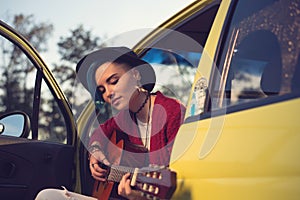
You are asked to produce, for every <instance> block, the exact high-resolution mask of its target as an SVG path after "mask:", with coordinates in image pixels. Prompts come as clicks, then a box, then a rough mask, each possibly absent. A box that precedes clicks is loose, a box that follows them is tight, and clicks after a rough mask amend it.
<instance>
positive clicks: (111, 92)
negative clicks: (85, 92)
mask: <svg viewBox="0 0 300 200" xmlns="http://www.w3.org/2000/svg"><path fill="white" fill-rule="evenodd" d="M106 91H107V94H106V95H107V98H108V99H109V100H111V99H112V98H113V97H114V89H113V87H112V86H108V87H107V88H106Z"/></svg>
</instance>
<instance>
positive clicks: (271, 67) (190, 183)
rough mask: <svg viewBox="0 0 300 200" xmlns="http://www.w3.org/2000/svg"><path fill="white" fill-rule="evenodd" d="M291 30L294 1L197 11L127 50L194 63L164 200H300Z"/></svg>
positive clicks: (298, 104)
mask: <svg viewBox="0 0 300 200" xmlns="http://www.w3.org/2000/svg"><path fill="white" fill-rule="evenodd" d="M299 22H300V1H298V0H290V1H285V0H255V1H242V0H223V1H210V0H207V1H206V0H203V1H196V2H194V3H193V4H192V5H190V6H188V7H187V8H185V9H184V10H183V11H182V12H180V13H178V14H177V15H175V16H174V17H173V18H171V19H170V20H168V21H166V22H165V23H164V24H162V25H161V26H160V29H158V30H156V31H153V33H152V34H150V35H149V37H147V38H145V39H144V40H142V41H141V42H140V43H139V44H138V45H137V46H136V48H137V49H149V48H157V47H158V48H160V49H161V48H164V49H168V51H172V52H177V55H181V56H182V57H183V58H184V59H186V60H187V61H190V62H189V63H190V64H192V65H191V66H195V65H193V63H196V69H197V70H196V71H195V77H194V79H193V82H192V87H191V91H189V93H188V95H187V96H188V97H189V100H188V103H187V112H186V118H185V122H184V124H183V125H182V127H181V128H180V131H179V133H178V135H177V137H176V140H175V144H174V147H173V152H172V158H171V160H172V162H171V164H170V167H171V169H173V170H175V171H176V172H177V189H176V192H175V194H174V196H173V199H231V200H233V199H272V200H274V199H298V198H299V196H300V188H299V185H300V157H299V152H300V121H299V117H298V114H297V113H300V99H299V95H300V57H299V55H300V34H299V33H300V24H299ZM166 30H169V31H166ZM170 30H171V31H170ZM174 31H175V32H176V34H177V36H175V37H174V35H176V34H175V33H174ZM181 34H183V35H184V36H181ZM180 36H181V37H180ZM182 37H188V38H189V39H186V38H182ZM191 40H192V41H191ZM189 42H191V43H189ZM201 47H203V48H201ZM178 52H181V54H180V53H178ZM182 52H183V53H182ZM141 55H144V56H145V55H146V56H147V52H146V53H145V52H141ZM197 55H198V56H197ZM188 56H190V57H188ZM152 57H154V56H152ZM191 58H196V60H193V59H191ZM197 59H199V62H198V60H197ZM148 61H149V60H148ZM150 62H151V61H150ZM177 63H179V62H177ZM178 66H179V68H180V67H181V66H182V65H180V64H178ZM187 85H188V84H187ZM175 91H176V89H175ZM175 96H177V97H179V95H175ZM182 101H184V99H182Z"/></svg>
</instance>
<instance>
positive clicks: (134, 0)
mask: <svg viewBox="0 0 300 200" xmlns="http://www.w3.org/2000/svg"><path fill="white" fill-rule="evenodd" d="M193 1H195V0H85V1H83V0H0V5H1V6H0V19H1V20H3V21H6V20H7V19H8V16H13V15H15V14H24V15H30V14H33V15H34V18H35V20H36V22H37V23H39V22H47V23H51V24H53V25H54V31H53V35H52V36H51V38H49V40H48V49H49V51H48V52H47V53H45V54H44V55H42V57H43V58H44V59H45V60H46V62H47V61H48V62H52V63H53V62H57V61H56V60H57V59H58V55H56V54H57V42H58V41H59V37H62V36H63V37H67V36H69V34H70V30H72V29H75V28H77V27H78V25H79V24H83V26H84V28H85V29H86V30H90V31H91V33H92V35H93V36H97V37H100V38H103V37H104V36H105V38H107V40H108V41H111V40H112V38H116V37H117V38H119V36H120V35H122V36H123V37H124V36H125V37H126V34H127V33H132V32H136V33H138V32H139V34H137V35H139V36H141V35H142V34H146V33H147V32H149V31H150V30H152V29H153V28H155V27H157V26H158V25H160V24H161V23H163V22H164V21H165V20H167V19H168V18H169V17H171V16H173V15H174V14H175V13H177V12H178V11H180V10H182V9H183V8H184V7H186V6H187V5H189V4H191V3H192V2H193ZM140 33H141V34H140ZM131 35H132V34H131ZM134 39H136V41H138V40H139V39H140V38H138V37H135V38H134ZM136 41H130V42H128V43H129V44H128V46H130V45H132V44H134V43H135V42H136Z"/></svg>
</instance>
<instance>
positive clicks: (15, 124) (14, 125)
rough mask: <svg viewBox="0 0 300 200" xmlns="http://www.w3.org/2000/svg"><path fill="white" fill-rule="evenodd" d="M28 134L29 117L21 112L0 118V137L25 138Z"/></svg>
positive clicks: (7, 114)
mask: <svg viewBox="0 0 300 200" xmlns="http://www.w3.org/2000/svg"><path fill="white" fill-rule="evenodd" d="M29 132H30V119H29V116H28V115H27V114H26V113H24V112H21V111H15V112H10V113H6V114H4V115H1V116H0V135H5V136H13V137H22V138H27V137H28V135H29Z"/></svg>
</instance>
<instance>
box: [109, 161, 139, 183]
mask: <svg viewBox="0 0 300 200" xmlns="http://www.w3.org/2000/svg"><path fill="white" fill-rule="evenodd" d="M134 171H135V168H132V167H125V166H117V165H112V166H110V169H109V174H108V177H107V180H108V181H113V182H118V183H119V182H120V181H121V179H122V177H123V176H124V175H125V174H127V173H130V174H131V175H132V174H133V173H134Z"/></svg>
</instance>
